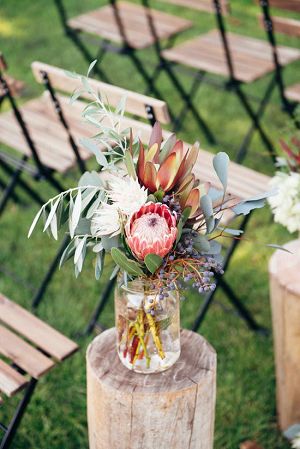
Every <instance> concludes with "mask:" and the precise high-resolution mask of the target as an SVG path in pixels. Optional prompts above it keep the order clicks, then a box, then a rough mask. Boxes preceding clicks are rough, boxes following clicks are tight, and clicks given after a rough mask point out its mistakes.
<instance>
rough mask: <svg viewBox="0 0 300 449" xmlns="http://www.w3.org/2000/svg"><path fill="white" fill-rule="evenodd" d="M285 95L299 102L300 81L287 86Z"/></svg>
mask: <svg viewBox="0 0 300 449" xmlns="http://www.w3.org/2000/svg"><path fill="white" fill-rule="evenodd" d="M285 95H286V97H287V98H288V99H289V100H292V101H297V102H299V103H300V83H298V84H294V85H292V86H289V87H287V88H286V89H285Z"/></svg>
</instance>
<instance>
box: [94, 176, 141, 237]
mask: <svg viewBox="0 0 300 449" xmlns="http://www.w3.org/2000/svg"><path fill="white" fill-rule="evenodd" d="M107 181H108V190H107V192H106V193H107V195H108V198H109V199H110V200H111V201H112V204H107V203H101V205H100V207H99V208H98V209H97V210H96V211H95V213H94V215H93V218H92V223H91V233H92V235H93V236H95V237H100V236H101V235H109V236H111V237H113V236H115V235H118V234H120V233H121V230H122V227H123V225H124V224H125V222H126V218H127V217H128V216H129V215H131V214H133V213H134V212H136V211H137V210H139V209H140V207H141V206H143V205H144V204H145V203H146V201H147V196H148V192H147V189H145V188H144V187H141V186H140V185H139V182H138V181H137V180H134V179H133V178H131V177H126V178H117V177H116V176H114V175H111V176H109V179H108V180H107Z"/></svg>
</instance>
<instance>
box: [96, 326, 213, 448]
mask: <svg viewBox="0 0 300 449" xmlns="http://www.w3.org/2000/svg"><path fill="white" fill-rule="evenodd" d="M115 332H116V331H115V329H109V330H107V331H105V332H103V333H102V334H101V335H99V336H98V337H96V338H95V339H94V341H93V342H92V343H91V345H90V346H89V348H88V350H87V395H88V425H89V443H90V449H171V448H172V449H212V447H213V438H214V437H213V435H214V417H215V398H216V364H217V361H216V353H215V351H214V349H213V348H212V347H211V346H210V345H209V344H208V343H207V341H206V340H205V339H204V338H203V337H201V336H200V335H198V334H195V333H193V332H190V331H186V330H184V331H182V332H181V347H182V351H181V356H180V358H179V360H178V361H177V363H176V364H175V365H174V366H173V367H172V368H170V369H169V370H167V371H164V372H163V373H160V374H147V375H144V374H136V373H134V372H133V371H129V370H128V369H126V368H125V367H124V366H123V365H122V364H121V362H120V360H119V358H118V355H117V351H116V335H115Z"/></svg>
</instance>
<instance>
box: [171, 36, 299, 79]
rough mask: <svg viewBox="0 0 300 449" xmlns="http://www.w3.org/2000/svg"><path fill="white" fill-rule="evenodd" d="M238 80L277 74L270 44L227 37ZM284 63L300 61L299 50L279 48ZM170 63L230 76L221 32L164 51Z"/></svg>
mask: <svg viewBox="0 0 300 449" xmlns="http://www.w3.org/2000/svg"><path fill="white" fill-rule="evenodd" d="M227 38H228V42H229V46H230V50H231V54H232V61H233V66H234V73H235V77H236V79H238V80H239V81H242V82H244V83H250V82H253V81H255V80H257V79H259V78H261V77H262V76H263V75H266V74H267V73H269V72H271V71H273V70H274V64H273V57H272V50H271V47H270V45H269V43H268V42H266V41H262V40H259V39H254V38H251V37H246V36H240V35H238V34H234V33H227ZM278 55H279V60H280V63H281V64H282V65H283V66H284V65H286V64H288V63H290V62H293V61H295V60H298V59H300V51H299V50H298V49H295V48H290V47H284V46H278ZM163 56H164V57H165V58H166V59H167V60H170V61H173V62H176V63H179V64H184V65H187V66H189V67H192V68H194V69H198V70H204V71H207V72H209V73H214V74H217V75H223V76H228V75H229V69H228V64H227V61H226V57H225V53H224V48H223V44H222V40H221V37H220V33H219V31H218V30H212V31H210V32H209V33H207V34H204V35H202V36H198V37H196V38H194V39H191V40H189V41H186V42H183V43H182V44H179V45H177V46H174V47H173V48H170V49H168V50H164V51H163Z"/></svg>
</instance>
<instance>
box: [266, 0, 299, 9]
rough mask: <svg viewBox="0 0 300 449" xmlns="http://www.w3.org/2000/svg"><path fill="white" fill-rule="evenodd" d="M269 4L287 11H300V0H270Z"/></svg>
mask: <svg viewBox="0 0 300 449" xmlns="http://www.w3.org/2000/svg"><path fill="white" fill-rule="evenodd" d="M269 5H270V6H272V7H274V8H278V9H283V10H286V11H292V12H300V0H269Z"/></svg>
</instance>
